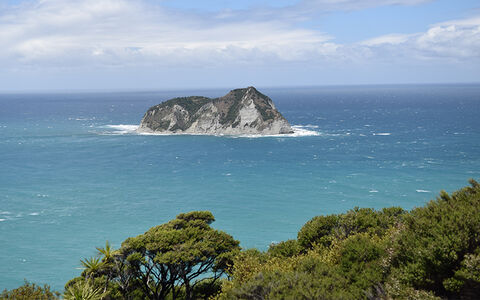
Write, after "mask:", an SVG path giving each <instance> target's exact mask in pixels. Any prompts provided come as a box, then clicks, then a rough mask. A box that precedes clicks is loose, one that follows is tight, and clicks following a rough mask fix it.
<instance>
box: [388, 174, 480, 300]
mask: <svg viewBox="0 0 480 300" xmlns="http://www.w3.org/2000/svg"><path fill="white" fill-rule="evenodd" d="M471 185H472V186H471V187H466V188H463V189H461V190H459V191H457V192H454V193H452V195H448V194H447V193H446V192H444V191H442V192H441V194H440V196H439V197H438V198H437V200H436V201H430V202H429V203H428V204H427V205H426V206H425V207H421V208H417V209H414V210H413V211H412V212H411V213H410V214H409V215H408V216H406V217H405V230H404V231H403V233H402V237H401V239H400V240H399V245H398V247H399V250H398V256H397V257H396V259H395V263H396V264H397V265H398V269H399V272H398V274H399V275H398V276H399V278H400V279H401V280H402V281H403V282H405V283H406V284H409V285H411V286H413V287H415V288H417V289H426V290H431V291H435V293H437V294H438V295H447V294H449V293H452V292H456V291H458V290H459V289H460V288H461V287H462V286H463V285H464V284H466V283H467V282H468V283H469V285H472V284H473V285H474V286H475V285H477V292H478V293H480V289H478V283H479V281H478V278H476V277H475V276H466V277H465V276H463V274H465V273H464V271H462V270H465V271H466V270H470V271H471V272H473V274H474V273H475V268H476V267H475V257H476V256H475V255H473V256H472V255H468V254H473V253H474V252H475V251H478V250H477V249H478V245H479V244H480V217H479V216H480V186H479V185H478V183H477V182H475V181H473V180H472V181H471Z"/></svg>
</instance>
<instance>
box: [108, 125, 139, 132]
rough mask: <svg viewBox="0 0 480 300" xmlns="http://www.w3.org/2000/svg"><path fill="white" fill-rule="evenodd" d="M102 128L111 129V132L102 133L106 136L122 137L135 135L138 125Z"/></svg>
mask: <svg viewBox="0 0 480 300" xmlns="http://www.w3.org/2000/svg"><path fill="white" fill-rule="evenodd" d="M103 128H108V129H111V131H105V132H102V134H107V135H122V134H135V133H137V128H138V125H128V124H118V125H105V126H103Z"/></svg>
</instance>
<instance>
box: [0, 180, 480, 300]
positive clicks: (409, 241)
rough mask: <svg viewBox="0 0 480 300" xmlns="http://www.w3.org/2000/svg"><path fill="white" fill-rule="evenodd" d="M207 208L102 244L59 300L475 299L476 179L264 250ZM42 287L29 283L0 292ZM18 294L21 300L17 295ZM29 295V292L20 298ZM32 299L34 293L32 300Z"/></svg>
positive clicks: (366, 211)
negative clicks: (243, 241)
mask: <svg viewBox="0 0 480 300" xmlns="http://www.w3.org/2000/svg"><path fill="white" fill-rule="evenodd" d="M213 221H214V217H213V215H212V214H211V213H210V212H206V211H196V212H190V213H186V214H180V215H178V216H177V217H176V219H174V220H171V221H170V222H168V223H165V224H162V225H159V226H156V227H153V228H151V229H150V230H148V231H147V232H145V233H144V234H141V235H139V236H136V237H132V238H128V239H126V240H125V241H124V242H123V243H122V245H121V247H120V248H119V249H113V248H112V247H111V246H110V244H109V243H108V242H107V243H106V245H105V247H102V248H97V250H98V254H99V255H98V256H96V257H92V258H87V259H82V260H81V263H82V265H83V266H84V271H83V272H82V273H81V275H80V276H79V277H76V278H74V279H72V280H70V281H69V282H68V283H67V284H66V286H65V292H64V298H65V299H217V300H221V299H252V300H253V299H478V297H479V295H480V184H479V183H477V182H476V181H474V180H470V186H467V187H464V188H462V189H460V190H458V191H455V192H453V193H451V194H448V193H446V192H444V191H442V192H441V193H440V195H439V196H438V197H437V198H436V199H435V200H432V201H430V202H428V203H427V204H426V205H425V206H423V207H419V208H415V209H413V210H411V211H406V210H404V209H402V208H399V207H390V208H384V209H382V210H374V209H370V208H354V209H352V210H349V211H347V212H345V213H342V214H332V215H324V216H317V217H314V218H313V219H311V220H310V221H308V222H307V223H306V224H305V225H304V226H303V227H302V228H301V229H300V231H299V232H298V235H297V238H296V239H292V240H287V241H284V242H280V243H278V244H273V245H271V246H270V247H269V249H268V250H267V251H263V252H262V251H259V250H257V249H244V250H241V249H240V247H239V242H238V241H236V240H235V239H234V238H233V237H232V236H231V235H229V234H227V233H225V232H222V231H220V230H216V229H213V228H212V227H211V226H210V224H211V223H212V222H213ZM27 290H29V291H28V292H29V293H44V294H45V297H43V296H42V297H43V298H41V297H40V296H38V299H56V297H57V296H56V295H55V294H54V293H52V292H51V291H50V289H49V288H48V286H45V287H43V288H40V287H38V286H35V285H32V284H29V283H26V284H25V286H23V287H20V288H17V289H15V290H11V291H7V290H5V291H4V292H3V293H2V294H1V297H0V298H1V299H17V298H15V296H14V295H20V294H19V293H23V292H25V291H27ZM22 299H23V298H22ZM25 299H30V298H25ZM31 299H33V298H31Z"/></svg>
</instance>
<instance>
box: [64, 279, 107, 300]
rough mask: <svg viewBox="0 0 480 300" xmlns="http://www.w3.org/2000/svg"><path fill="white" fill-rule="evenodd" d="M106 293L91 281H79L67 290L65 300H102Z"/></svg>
mask: <svg viewBox="0 0 480 300" xmlns="http://www.w3.org/2000/svg"><path fill="white" fill-rule="evenodd" d="M104 296H105V293H104V292H103V291H102V289H101V288H99V287H95V285H94V284H93V283H92V282H91V281H90V280H85V281H83V280H79V281H76V282H75V283H73V284H71V285H70V286H68V288H67V289H66V290H65V294H64V299H65V300H101V299H103V297H104Z"/></svg>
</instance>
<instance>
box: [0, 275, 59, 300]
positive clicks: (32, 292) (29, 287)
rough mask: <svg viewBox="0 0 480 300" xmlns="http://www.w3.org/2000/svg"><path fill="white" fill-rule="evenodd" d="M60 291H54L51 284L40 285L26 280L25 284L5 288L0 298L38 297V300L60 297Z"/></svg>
mask: <svg viewBox="0 0 480 300" xmlns="http://www.w3.org/2000/svg"><path fill="white" fill-rule="evenodd" d="M59 296H60V293H58V292H54V291H52V290H51V289H50V286H48V285H46V284H45V285H44V286H43V287H42V286H39V285H36V284H35V283H30V282H28V281H26V280H25V284H24V285H22V286H20V287H18V288H16V289H13V290H10V291H9V290H7V289H5V290H4V291H3V292H2V293H1V294H0V299H38V300H54V299H59Z"/></svg>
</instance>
